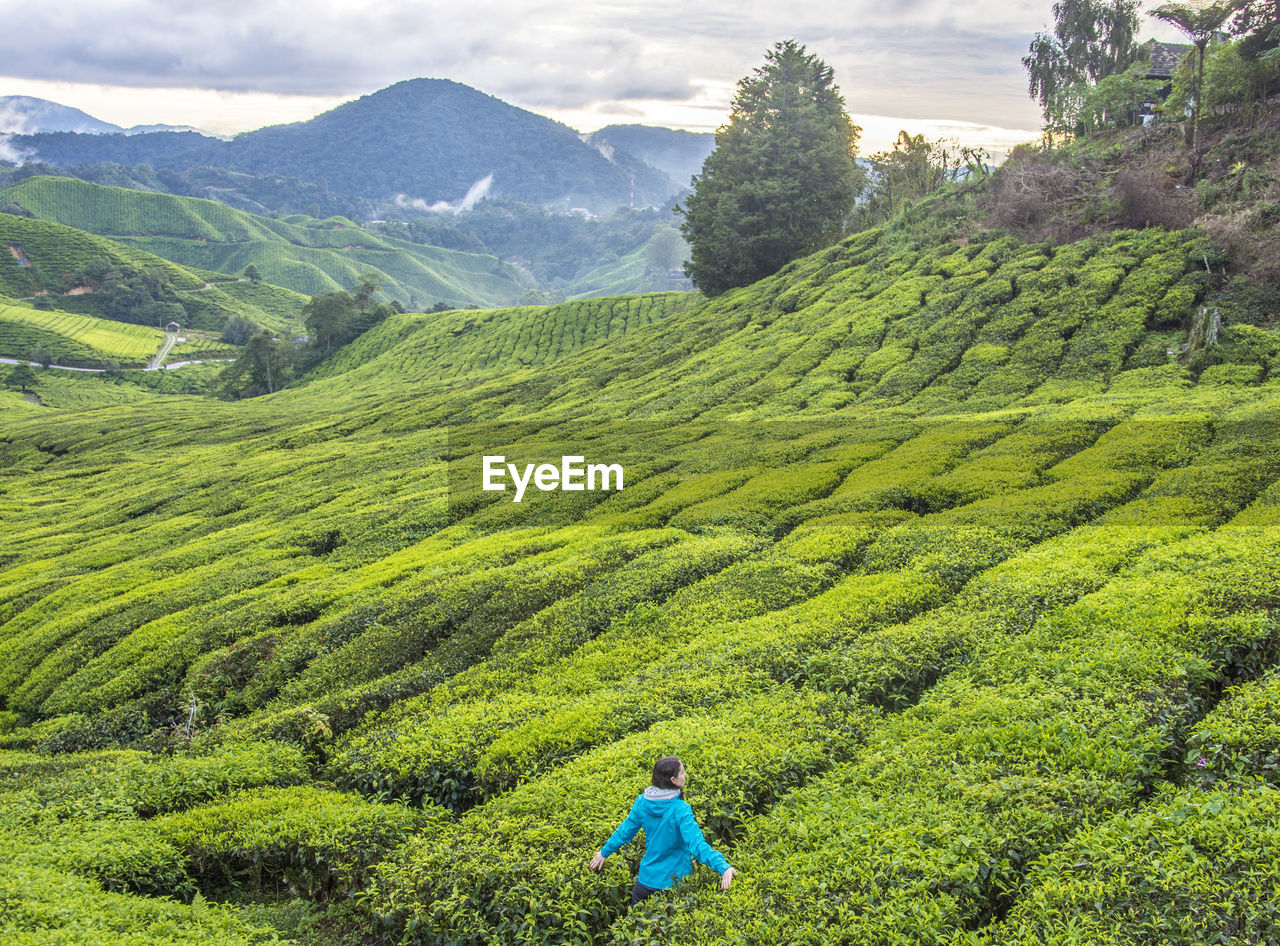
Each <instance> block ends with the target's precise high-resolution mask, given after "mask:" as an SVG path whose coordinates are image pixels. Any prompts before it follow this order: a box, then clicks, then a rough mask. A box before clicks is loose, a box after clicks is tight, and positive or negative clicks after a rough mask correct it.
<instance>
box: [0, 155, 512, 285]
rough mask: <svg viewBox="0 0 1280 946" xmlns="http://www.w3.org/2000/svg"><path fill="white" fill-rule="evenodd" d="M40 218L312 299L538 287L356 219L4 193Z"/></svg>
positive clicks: (141, 195) (64, 184)
mask: <svg viewBox="0 0 1280 946" xmlns="http://www.w3.org/2000/svg"><path fill="white" fill-rule="evenodd" d="M0 202H2V203H6V204H10V203H11V204H14V205H16V206H18V207H21V208H22V209H24V210H26V211H27V212H29V213H30V214H31V215H32V216H34V217H36V218H39V219H41V220H48V221H52V222H54V223H59V224H63V225H64V226H68V227H75V228H77V229H79V230H85V231H88V232H89V233H94V234H98V235H101V236H106V237H110V238H111V239H112V240H114V241H116V242H118V243H123V244H125V245H127V246H132V247H137V248H138V249H141V250H145V251H147V252H149V253H152V254H155V255H157V256H161V257H164V258H165V259H168V260H172V261H173V262H175V263H179V264H182V265H183V266H187V267H191V268H194V269H199V270H206V271H207V270H212V271H214V272H218V273H223V274H227V275H232V276H239V275H240V274H241V273H242V272H244V270H245V268H246V267H247V266H250V265H252V266H254V267H256V268H257V269H258V271H259V273H260V274H261V276H262V279H263V281H264V282H267V283H270V284H274V285H277V286H283V287H285V288H288V289H292V290H294V291H296V292H300V293H305V294H307V295H321V294H324V293H329V292H336V291H338V290H340V289H345V288H349V287H350V286H352V285H354V284H355V282H356V281H357V280H358V279H359V278H360V277H361V276H362V275H364V274H366V273H372V274H373V275H374V276H376V277H377V278H378V280H379V285H380V287H381V291H382V293H383V294H384V295H386V296H387V297H388V298H391V299H396V300H398V301H400V302H401V303H402V304H404V305H406V306H409V307H411V308H421V309H426V308H430V307H431V306H432V305H434V304H435V303H437V302H445V303H448V304H449V305H451V306H462V305H467V304H475V305H486V306H491V305H501V304H504V303H510V302H514V301H517V300H518V299H519V298H520V297H521V296H522V295H523V294H524V292H525V291H526V290H527V289H529V288H530V287H532V286H533V284H534V283H533V281H532V280H531V279H529V278H528V277H526V276H522V275H521V274H520V273H519V272H518V271H517V270H515V269H513V268H512V267H510V266H505V265H503V264H502V263H500V262H499V261H498V260H497V259H495V258H493V257H492V256H484V255H480V254H473V253H462V252H457V251H455V250H446V249H441V248H439V247H427V246H422V245H420V244H416V243H410V242H408V241H406V240H396V239H392V238H389V237H386V236H381V235H379V234H375V233H372V232H370V231H368V230H365V229H363V228H361V227H358V226H356V225H355V224H353V223H352V222H351V221H349V220H329V221H320V220H308V223H309V224H310V225H307V226H303V225H299V224H296V223H289V222H286V221H283V220H275V219H272V218H270V217H259V216H255V215H253V214H248V213H245V212H243V211H240V210H235V209H233V208H231V207H228V206H226V205H225V204H220V203H217V202H216V201H212V200H201V199H197V198H192V197H174V196H171V195H169V194H149V193H146V192H143V191H136V190H125V189H123V188H118V187H101V186H99V185H96V184H89V183H86V182H85V181H79V180H76V179H74V178H68V177H34V178H29V179H28V180H26V181H23V182H21V183H19V184H15V185H13V186H12V187H7V188H4V189H3V190H0Z"/></svg>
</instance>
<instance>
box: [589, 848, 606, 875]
mask: <svg viewBox="0 0 1280 946" xmlns="http://www.w3.org/2000/svg"><path fill="white" fill-rule="evenodd" d="M587 866H588V867H590V868H591V869H592V870H595V871H599V870H603V869H604V855H603V854H601V853H600V852H599V851H596V856H595V857H593V858H591V863H590V864H588V865H587Z"/></svg>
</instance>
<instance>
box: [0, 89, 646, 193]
mask: <svg viewBox="0 0 1280 946" xmlns="http://www.w3.org/2000/svg"><path fill="white" fill-rule="evenodd" d="M14 145H15V146H16V147H19V148H21V149H24V150H26V151H30V152H33V153H34V154H35V155H36V157H37V158H38V159H39V160H41V161H45V162H48V163H50V164H53V165H56V166H59V167H68V166H73V165H78V164H100V163H103V162H114V163H117V164H123V165H139V164H149V165H152V166H153V167H155V168H164V169H168V170H171V171H186V170H189V169H191V168H193V167H197V166H211V167H221V168H229V169H232V170H236V171H243V172H249V173H254V174H275V175H283V176H287V177H293V178H297V179H299V180H303V181H309V182H313V183H319V182H323V183H324V184H325V185H326V186H327V187H328V188H330V189H332V190H333V191H335V192H337V193H341V194H346V195H351V196H355V197H360V198H365V199H370V200H377V201H384V202H387V203H388V204H390V205H394V203H395V202H396V200H397V199H400V200H401V201H409V202H414V201H421V202H422V204H423V206H424V207H429V206H432V205H434V204H437V203H445V204H458V203H460V202H461V201H462V200H463V198H464V197H465V196H466V195H467V194H468V192H469V191H471V190H472V188H473V187H475V186H476V185H477V184H481V183H482V182H485V181H486V180H488V181H489V182H488V184H487V185H486V187H487V189H486V190H485V192H486V193H490V194H493V195H494V196H501V197H508V198H512V199H515V200H520V201H524V202H526V203H532V204H546V205H556V206H561V207H564V208H565V209H568V208H570V207H587V208H592V209H601V210H602V209H611V208H613V207H616V206H618V205H620V204H621V205H630V204H631V202H632V200H633V194H634V201H635V202H636V203H637V205H641V206H643V205H649V204H654V205H657V204H661V203H663V202H664V201H665V200H666V199H667V198H668V197H669V196H670V194H671V185H670V183H669V182H668V181H667V180H666V177H665V175H663V174H662V173H661V172H659V171H654V170H652V169H650V168H648V167H647V166H645V165H643V164H641V163H640V162H638V161H636V160H635V159H634V158H629V157H628V156H626V155H615V157H614V158H613V159H612V160H610V159H609V158H606V157H605V156H604V155H603V154H601V152H600V150H599V149H597V148H595V147H593V146H591V145H589V144H587V143H585V142H583V141H582V140H581V139H580V137H579V135H578V133H577V132H575V131H574V130H573V129H571V128H569V127H567V126H565V125H561V124H560V123H558V122H554V121H552V120H551V119H548V118H544V117H542V116H540V115H535V114H534V113H532V112H528V111H525V110H524V109H520V108H516V107H515V106H512V105H508V104H507V103H505V102H502V101H500V100H499V99H496V98H493V97H492V96H489V95H485V94H484V93H482V92H479V91H477V90H475V89H472V88H469V87H468V86H465V85H460V84H459V83H457V82H451V81H449V80H445V79H413V80H410V81H406V82H400V83H397V84H396V85H393V86H391V87H390V88H387V89H383V90H382V91H380V92H375V93H373V94H371V95H366V96H364V97H363V98H360V99H358V100H356V101H354V102H348V103H346V104H345V105H341V106H339V107H338V108H335V109H333V110H332V111H329V112H326V113H324V114H323V115H320V116H318V117H317V118H314V119H312V120H310V121H307V122H300V123H298V124H293V125H280V126H275V127H272V128H264V129H261V130H259V131H254V132H247V133H245V134H242V135H238V136H237V137H236V138H235V139H233V140H232V141H219V140H216V139H212V138H206V137H203V136H201V135H198V134H194V133H158V134H142V135H133V136H128V137H124V136H86V135H76V134H69V133H63V134H53V135H26V136H17V137H15V139H14Z"/></svg>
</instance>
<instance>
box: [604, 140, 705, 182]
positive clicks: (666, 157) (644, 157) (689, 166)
mask: <svg viewBox="0 0 1280 946" xmlns="http://www.w3.org/2000/svg"><path fill="white" fill-rule="evenodd" d="M590 141H592V142H593V143H595V144H597V145H601V144H603V145H607V146H609V147H611V148H616V149H618V150H620V151H623V152H626V153H628V154H633V155H635V156H636V157H637V158H639V159H640V160H641V161H643V162H644V163H645V164H648V165H649V166H650V167H654V168H657V169H658V170H659V171H662V172H663V173H664V174H666V175H667V176H668V177H669V178H671V180H672V181H674V182H675V184H676V186H678V187H679V188H687V187H688V186H689V179H690V178H691V177H693V175H695V174H700V173H702V163H703V162H704V161H706V159H707V157H708V155H710V154H711V152H712V151H714V150H715V149H716V136H715V135H713V134H699V133H696V132H691V131H681V130H678V129H674V128H656V127H654V126H652V125H608V126H606V127H604V128H601V129H600V130H599V131H597V132H594V133H593V134H592V135H591V136H590Z"/></svg>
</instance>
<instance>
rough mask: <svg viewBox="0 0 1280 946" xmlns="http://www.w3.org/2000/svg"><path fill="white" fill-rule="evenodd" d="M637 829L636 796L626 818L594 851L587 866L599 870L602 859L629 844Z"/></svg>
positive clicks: (638, 818)
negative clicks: (600, 846)
mask: <svg viewBox="0 0 1280 946" xmlns="http://www.w3.org/2000/svg"><path fill="white" fill-rule="evenodd" d="M639 830H640V799H639V798H637V799H636V800H635V802H634V803H633V804H632V805H631V811H630V812H628V813H627V817H626V819H625V820H624V821H623V822H622V824H620V825H618V830H617V831H615V832H613V835H612V836H611V837H610V838H609V840H608V841H605V842H604V847H602V848H600V850H598V851H596V853H595V856H594V857H592V858H591V863H590V864H588V865H587V866H588V867H590V868H591V869H592V870H600V869H601V868H602V867H604V859H605V858H606V857H608V856H609V855H610V854H612V853H614V852H615V851H617V850H618V849H619V848H621V847H623V846H624V845H627V844H630V843H631V842H632V841H633V840H634V839H635V836H636V834H637V833H638V832H639Z"/></svg>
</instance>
